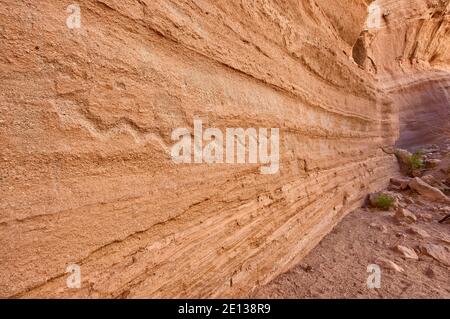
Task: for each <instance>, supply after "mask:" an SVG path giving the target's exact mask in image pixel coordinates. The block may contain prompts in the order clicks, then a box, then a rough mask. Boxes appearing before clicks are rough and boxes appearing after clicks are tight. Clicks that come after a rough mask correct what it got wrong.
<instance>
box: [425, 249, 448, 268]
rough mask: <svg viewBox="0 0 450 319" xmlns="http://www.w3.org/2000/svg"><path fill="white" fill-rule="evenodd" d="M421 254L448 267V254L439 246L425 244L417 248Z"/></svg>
mask: <svg viewBox="0 0 450 319" xmlns="http://www.w3.org/2000/svg"><path fill="white" fill-rule="evenodd" d="M419 250H420V252H421V253H422V254H424V255H428V256H430V257H432V258H434V259H435V260H437V261H439V262H440V263H442V264H444V265H447V266H450V253H449V252H448V251H447V250H446V249H445V248H444V247H443V246H441V245H436V244H425V245H421V246H419Z"/></svg>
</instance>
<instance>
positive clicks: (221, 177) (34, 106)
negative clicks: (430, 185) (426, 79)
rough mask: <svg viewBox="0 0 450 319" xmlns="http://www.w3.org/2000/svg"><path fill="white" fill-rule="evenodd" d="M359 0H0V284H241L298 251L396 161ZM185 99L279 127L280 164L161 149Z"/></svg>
mask: <svg viewBox="0 0 450 319" xmlns="http://www.w3.org/2000/svg"><path fill="white" fill-rule="evenodd" d="M367 2H368V1H363V0H360V1H357V0H352V1H350V0H348V1H341V0H329V1H325V0H302V1H298V0H288V1H270V0H254V1H252V0H248V1H215V0H214V1H213V0H192V1H170V0H139V1H138V0H97V1H94V0H79V1H78V3H79V4H80V7H81V15H82V20H81V22H82V25H81V26H82V27H81V29H74V30H71V29H68V28H67V26H66V19H67V16H68V13H67V12H66V7H67V5H68V4H69V3H67V1H54V0H42V1H33V0H25V1H9V0H1V1H0V48H1V50H0V67H1V70H2V73H1V77H0V100H1V103H0V108H1V110H0V119H1V120H0V141H1V146H2V148H1V150H2V152H1V153H2V154H1V156H0V177H1V184H0V193H1V195H0V256H2V257H1V259H0V269H1V271H0V296H3V297H32V296H40V297H43V296H44V297H49V296H57V297H73V296H78V297H88V296H92V297H182V296H184V297H206V296H209V297H218V296H220V297H229V296H244V295H246V294H247V293H248V292H249V291H250V290H251V289H253V288H254V287H255V286H257V285H258V284H262V283H265V282H267V281H268V280H270V279H271V278H273V277H274V276H275V275H276V274H279V273H281V272H283V271H285V270H286V269H287V268H288V267H290V266H292V265H293V264H294V263H296V262H297V261H299V260H300V258H302V257H303V256H304V255H305V254H306V253H307V252H308V251H309V250H310V249H311V248H312V247H314V245H316V244H317V243H318V241H319V240H320V239H321V238H322V237H323V236H324V235H325V234H326V233H327V232H329V231H330V229H331V228H332V227H333V226H334V225H335V224H336V223H337V222H338V221H339V220H340V219H341V218H342V217H343V216H344V215H345V214H346V213H348V212H349V211H351V210H352V209H354V208H355V207H357V206H359V205H360V204H361V202H362V200H363V198H364V196H365V195H366V194H367V193H368V192H369V191H371V190H374V189H378V188H382V187H383V186H385V184H386V181H387V177H390V176H392V174H393V173H394V172H395V171H396V169H397V167H396V164H395V160H394V158H393V156H392V155H390V154H389V151H388V150H389V146H391V145H393V144H394V142H395V140H396V138H397V135H398V134H397V130H398V121H397V111H396V106H395V105H394V104H391V103H390V102H389V100H387V99H385V97H384V96H383V93H382V92H381V91H380V90H379V89H378V88H377V85H376V82H375V81H374V76H373V75H371V74H370V73H369V72H367V71H366V70H364V69H362V68H360V67H358V65H357V64H356V63H355V62H354V61H353V59H352V47H353V44H354V43H355V42H356V41H357V38H358V36H359V34H360V32H361V30H362V29H363V25H364V21H365V18H366V7H367ZM437 61H439V59H438V60H437ZM194 116H197V117H199V118H201V119H202V120H203V124H204V126H205V127H217V128H222V129H223V128H226V127H243V128H247V127H267V128H280V157H281V159H280V170H279V172H278V173H277V174H275V175H262V174H260V171H259V165H255V164H246V165H243V164H241V165H230V164H222V165H219V164H216V165H207V164H175V163H174V162H173V161H172V160H171V158H170V155H169V150H170V147H171V145H172V143H173V142H172V141H171V133H172V131H173V130H174V129H175V128H178V127H190V128H191V127H192V121H193V118H194ZM69 264H78V265H80V266H81V276H82V286H81V289H68V288H67V286H66V278H67V277H68V274H66V273H65V271H66V267H67V265H69Z"/></svg>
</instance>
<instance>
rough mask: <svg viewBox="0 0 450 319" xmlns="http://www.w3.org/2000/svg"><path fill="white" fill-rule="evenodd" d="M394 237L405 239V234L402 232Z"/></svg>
mask: <svg viewBox="0 0 450 319" xmlns="http://www.w3.org/2000/svg"><path fill="white" fill-rule="evenodd" d="M395 236H396V237H398V238H406V234H405V233H402V232H398V233H396V234H395Z"/></svg>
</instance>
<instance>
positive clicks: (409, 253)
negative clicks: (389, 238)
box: [395, 245, 419, 260]
mask: <svg viewBox="0 0 450 319" xmlns="http://www.w3.org/2000/svg"><path fill="white" fill-rule="evenodd" d="M395 250H396V251H397V252H399V253H400V254H402V255H403V256H404V257H406V258H408V259H415V260H419V256H417V254H416V252H415V251H414V250H413V249H411V248H408V247H405V246H402V245H397V246H395Z"/></svg>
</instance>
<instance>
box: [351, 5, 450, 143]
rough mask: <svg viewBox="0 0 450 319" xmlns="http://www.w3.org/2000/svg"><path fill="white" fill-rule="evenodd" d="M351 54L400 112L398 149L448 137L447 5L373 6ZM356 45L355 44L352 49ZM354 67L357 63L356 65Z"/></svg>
mask: <svg viewBox="0 0 450 319" xmlns="http://www.w3.org/2000/svg"><path fill="white" fill-rule="evenodd" d="M372 6H378V7H377V8H378V9H377V10H378V11H379V12H380V13H381V15H382V18H381V19H379V20H378V21H379V22H380V24H379V26H378V25H376V24H375V23H372V24H371V26H374V25H376V26H377V27H376V28H370V29H369V30H368V31H367V32H364V33H363V34H362V35H361V39H362V40H361V41H360V42H359V45H355V49H354V52H356V53H359V54H356V55H357V56H360V59H359V61H360V62H359V63H360V64H361V65H362V66H364V67H365V69H367V70H368V71H370V72H372V73H373V74H375V76H376V77H377V78H378V80H379V85H380V87H381V88H382V89H383V90H385V91H386V92H388V93H390V96H391V98H392V99H393V102H394V104H395V105H396V106H397V107H398V109H399V111H400V139H399V140H398V142H397V144H398V145H399V146H400V147H417V146H418V145H420V144H427V143H431V142H435V143H441V142H443V141H444V140H446V139H448V138H449V137H450V14H449V11H450V1H449V0H377V1H374V2H373V4H372ZM357 44H358V43H357ZM356 60H357V61H358V59H356Z"/></svg>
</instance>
